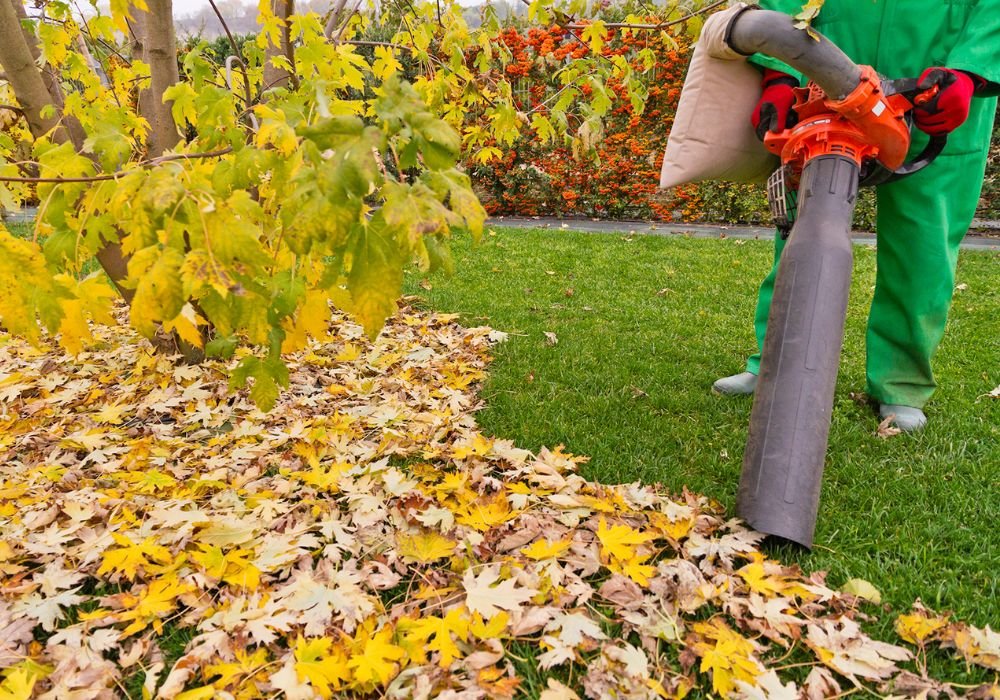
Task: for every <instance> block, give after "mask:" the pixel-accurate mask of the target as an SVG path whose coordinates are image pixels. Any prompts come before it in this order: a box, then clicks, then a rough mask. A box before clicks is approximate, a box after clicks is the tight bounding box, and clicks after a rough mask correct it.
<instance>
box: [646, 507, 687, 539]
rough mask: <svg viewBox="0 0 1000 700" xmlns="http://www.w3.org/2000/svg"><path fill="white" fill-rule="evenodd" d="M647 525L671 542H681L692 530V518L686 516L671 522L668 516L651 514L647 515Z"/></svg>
mask: <svg viewBox="0 0 1000 700" xmlns="http://www.w3.org/2000/svg"><path fill="white" fill-rule="evenodd" d="M649 524H650V526H651V527H653V528H655V529H657V530H659V531H660V532H662V533H663V534H664V535H666V536H667V537H669V538H670V539H672V540H678V541H679V540H681V539H683V538H684V537H687V535H688V533H689V532H691V530H692V528H694V516H687V517H682V518H678V519H677V520H672V519H671V518H670V517H669V516H667V515H665V514H664V513H657V512H655V511H654V512H651V513H649Z"/></svg>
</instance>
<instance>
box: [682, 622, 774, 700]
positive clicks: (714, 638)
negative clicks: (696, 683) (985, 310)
mask: <svg viewBox="0 0 1000 700" xmlns="http://www.w3.org/2000/svg"><path fill="white" fill-rule="evenodd" d="M692 631H693V632H694V634H695V635H699V636H701V637H702V638H701V639H699V640H698V641H696V642H695V643H694V644H693V645H692V646H691V648H692V650H693V651H694V652H695V653H696V654H698V655H699V656H700V657H701V666H700V667H699V670H700V671H701V672H702V673H708V672H711V674H712V689H713V690H714V691H715V692H716V693H718V694H719V695H720V696H722V697H727V696H728V695H729V694H730V693H731V692H732V691H733V689H734V688H735V687H736V681H744V682H746V683H750V684H751V685H752V684H753V680H754V678H756V677H757V676H759V675H760V674H761V673H763V671H764V669H763V668H762V667H761V665H760V663H759V662H758V661H757V660H756V659H755V658H754V656H753V652H754V645H753V642H751V641H750V640H748V639H746V638H745V637H743V636H741V635H740V634H739V633H738V632H735V631H734V630H732V629H731V628H730V627H729V626H728V625H727V624H726V623H725V622H723V621H722V620H721V619H720V618H718V617H714V618H712V619H711V620H708V621H707V622H696V623H695V624H694V625H693V626H692Z"/></svg>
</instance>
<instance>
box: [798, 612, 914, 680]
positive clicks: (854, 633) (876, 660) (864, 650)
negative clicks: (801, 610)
mask: <svg viewBox="0 0 1000 700" xmlns="http://www.w3.org/2000/svg"><path fill="white" fill-rule="evenodd" d="M807 629H808V632H807V636H806V644H807V645H808V646H809V648H810V649H812V650H813V652H815V654H816V656H817V657H818V658H819V660H820V661H822V662H823V663H824V664H826V665H827V666H829V667H830V668H832V669H833V670H834V671H836V672H837V673H839V674H841V675H843V676H846V677H848V678H851V679H857V678H859V677H860V678H867V679H869V680H885V679H886V678H889V677H891V676H892V675H893V674H895V673H896V672H897V671H898V670H899V668H898V667H897V666H896V662H897V661H908V660H909V659H911V658H912V654H910V652H908V651H907V650H906V649H903V648H902V647H897V646H894V645H892V644H886V643H885V642H878V641H875V640H874V639H872V638H870V637H869V636H868V635H866V634H865V633H863V632H862V631H861V628H860V627H858V623H856V622H854V621H853V620H850V619H848V618H846V617H841V618H839V619H836V620H831V619H825V620H821V621H818V622H814V623H812V624H810V625H808V626H807Z"/></svg>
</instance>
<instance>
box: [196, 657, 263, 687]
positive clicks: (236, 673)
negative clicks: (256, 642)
mask: <svg viewBox="0 0 1000 700" xmlns="http://www.w3.org/2000/svg"><path fill="white" fill-rule="evenodd" d="M234 655H235V656H236V661H233V662H223V661H220V662H219V663H216V664H209V665H207V666H205V671H204V675H205V678H206V679H209V678H212V677H214V676H218V678H216V679H215V680H214V681H213V682H212V685H213V686H214V687H216V688H220V689H221V688H227V687H229V686H231V685H233V684H234V683H235V682H236V680H237V679H240V678H249V677H253V676H255V675H256V674H257V673H258V672H259V671H261V670H262V669H263V668H265V667H266V666H267V661H268V658H267V656H268V652H267V649H263V648H260V647H258V648H257V649H255V650H254V651H253V653H249V652H247V651H246V650H245V649H236V650H235V652H234Z"/></svg>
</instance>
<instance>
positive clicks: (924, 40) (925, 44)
mask: <svg viewBox="0 0 1000 700" xmlns="http://www.w3.org/2000/svg"><path fill="white" fill-rule="evenodd" d="M802 4H803V1H802V0H760V6H761V7H763V8H764V9H768V10H778V11H780V12H785V13H787V14H792V15H794V14H796V13H798V12H799V10H800V9H801V7H802ZM814 26H815V28H816V30H817V31H819V32H821V33H822V34H824V35H825V36H827V37H828V38H829V39H830V40H831V41H833V42H834V43H835V44H837V45H838V46H839V47H840V48H841V49H843V51H844V52H845V53H846V54H847V55H848V56H850V57H851V58H852V59H853V60H854V61H855V62H857V63H860V64H865V65H870V66H874V67H875V69H876V70H877V71H878V72H879V73H881V74H882V75H884V76H886V77H887V78H915V77H917V76H919V75H920V74H921V73H922V72H923V71H924V69H925V68H928V67H930V66H945V67H947V68H954V69H960V70H964V71H968V72H970V73H975V74H976V75H979V76H980V77H982V78H985V79H986V80H988V81H989V82H990V83H992V84H993V85H992V86H991V88H993V89H997V87H998V86H1000V0H826V4H825V5H824V6H823V9H822V10H821V11H820V13H819V16H818V17H817V19H816V21H815V23H814ZM754 62H755V63H758V64H759V65H763V66H769V67H772V68H776V69H778V70H784V71H786V72H794V71H791V70H790V69H789V68H788V67H787V66H785V65H784V64H782V63H780V62H778V61H775V60H774V59H770V58H765V57H763V56H756V57H754ZM994 94H995V93H994ZM995 109H996V103H995V102H994V101H993V100H990V99H976V100H973V106H972V112H971V114H970V115H969V121H968V122H967V123H966V124H964V125H963V126H962V127H961V128H959V129H958V130H957V131H956V132H955V133H954V134H952V135H951V137H950V139H949V147H948V151H947V152H948V153H951V154H952V155H958V154H961V153H973V152H981V151H983V150H984V149H987V148H988V147H989V141H990V136H991V133H992V125H993V117H994V113H995ZM915 140H916V141H918V143H917V144H915V146H919V145H920V143H921V142H922V140H923V139H922V138H920V137H917V138H916V139H915Z"/></svg>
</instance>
